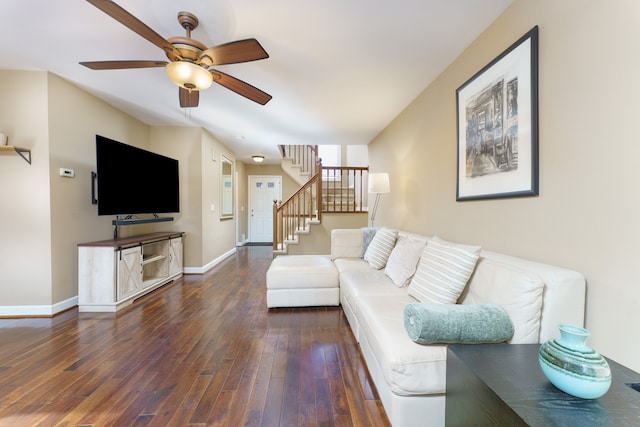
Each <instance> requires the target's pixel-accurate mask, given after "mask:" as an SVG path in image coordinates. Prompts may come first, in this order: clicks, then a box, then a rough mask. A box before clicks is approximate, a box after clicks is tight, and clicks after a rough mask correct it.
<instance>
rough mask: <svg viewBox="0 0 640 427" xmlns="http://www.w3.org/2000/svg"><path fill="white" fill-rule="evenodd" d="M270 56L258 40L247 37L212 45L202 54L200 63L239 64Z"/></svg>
mask: <svg viewBox="0 0 640 427" xmlns="http://www.w3.org/2000/svg"><path fill="white" fill-rule="evenodd" d="M268 57H269V54H268V53H267V52H266V51H265V50H264V49H263V48H262V46H261V45H260V43H258V40H256V39H245V40H238V41H235V42H230V43H225V44H221V45H218V46H214V47H210V48H209V49H207V50H205V51H204V52H202V53H201V54H200V63H201V64H203V65H205V66H211V65H224V64H237V63H239V62H249V61H257V60H258V59H266V58H268Z"/></svg>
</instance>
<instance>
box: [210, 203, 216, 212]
mask: <svg viewBox="0 0 640 427" xmlns="http://www.w3.org/2000/svg"><path fill="white" fill-rule="evenodd" d="M215 211H216V205H214V204H213V203H211V212H215Z"/></svg>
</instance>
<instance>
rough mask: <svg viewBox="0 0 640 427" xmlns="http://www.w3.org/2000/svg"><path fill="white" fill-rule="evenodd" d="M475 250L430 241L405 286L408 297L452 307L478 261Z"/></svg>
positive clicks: (437, 239) (478, 251)
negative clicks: (407, 284) (409, 281)
mask: <svg viewBox="0 0 640 427" xmlns="http://www.w3.org/2000/svg"><path fill="white" fill-rule="evenodd" d="M479 256H480V247H479V246H469V245H461V244H458V243H451V242H447V241H445V240H442V239H440V238H438V237H437V236H436V237H434V238H433V239H432V240H430V241H429V243H428V244H427V246H426V247H425V248H424V251H423V253H422V257H421V258H420V262H419V263H418V269H417V270H416V273H415V275H414V276H413V279H411V283H410V284H409V295H411V296H413V297H414V298H416V299H417V300H418V301H422V302H433V303H440V304H454V303H455V302H456V301H457V299H458V297H459V296H460V294H461V293H462V291H463V290H464V287H465V285H466V284H467V281H468V280H469V277H470V276H471V273H472V272H473V269H474V268H475V265H476V262H477V261H478V257H479Z"/></svg>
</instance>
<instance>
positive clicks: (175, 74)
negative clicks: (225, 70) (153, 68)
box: [166, 61, 213, 90]
mask: <svg viewBox="0 0 640 427" xmlns="http://www.w3.org/2000/svg"><path fill="white" fill-rule="evenodd" d="M166 70H167V76H169V79H170V80H171V81H172V82H173V83H175V84H176V85H177V86H180V87H183V88H185V89H195V90H205V89H207V88H208V87H209V86H211V83H212V82H213V77H212V76H211V73H210V72H209V71H207V70H206V69H204V68H202V67H201V66H199V65H196V64H194V63H192V62H188V61H174V62H170V63H168V64H167V66H166Z"/></svg>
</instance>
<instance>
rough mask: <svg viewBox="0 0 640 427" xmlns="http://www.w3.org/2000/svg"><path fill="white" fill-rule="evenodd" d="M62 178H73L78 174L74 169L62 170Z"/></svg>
mask: <svg viewBox="0 0 640 427" xmlns="http://www.w3.org/2000/svg"><path fill="white" fill-rule="evenodd" d="M60 176H66V177H67V178H73V177H74V176H76V173H75V171H74V170H73V169H65V168H60Z"/></svg>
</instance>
